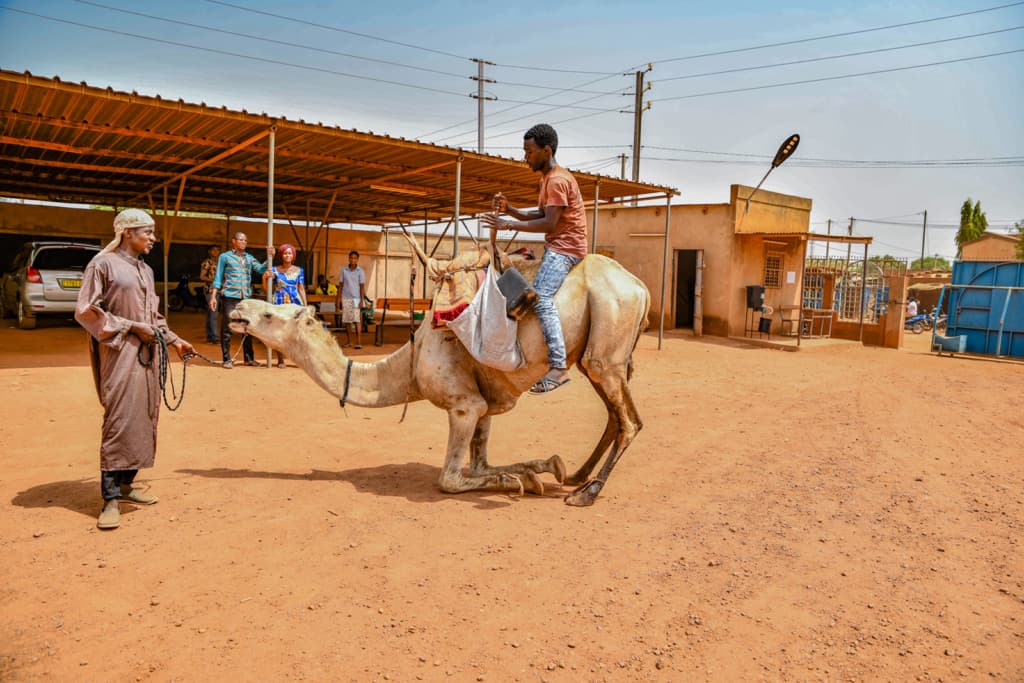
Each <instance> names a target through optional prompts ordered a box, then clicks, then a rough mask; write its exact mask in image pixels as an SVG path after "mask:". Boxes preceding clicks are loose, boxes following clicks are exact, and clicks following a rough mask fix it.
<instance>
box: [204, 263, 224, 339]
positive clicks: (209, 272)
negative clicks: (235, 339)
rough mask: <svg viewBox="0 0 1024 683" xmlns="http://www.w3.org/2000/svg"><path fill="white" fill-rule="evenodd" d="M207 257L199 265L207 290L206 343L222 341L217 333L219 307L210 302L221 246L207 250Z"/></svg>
mask: <svg viewBox="0 0 1024 683" xmlns="http://www.w3.org/2000/svg"><path fill="white" fill-rule="evenodd" d="M206 254H207V256H206V258H205V259H203V262H202V264H201V265H200V266H199V279H200V280H201V281H202V283H203V287H204V288H205V290H206V295H207V300H206V343H207V344H216V343H217V342H219V341H220V337H219V336H218V333H217V309H216V307H214V306H212V305H211V304H210V299H209V296H210V292H211V291H213V278H214V276H215V275H216V274H217V259H218V258H219V257H220V247H218V246H217V245H216V244H215V245H213V246H212V247H210V248H209V249H207V250H206Z"/></svg>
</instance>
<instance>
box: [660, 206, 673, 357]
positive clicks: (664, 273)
mask: <svg viewBox="0 0 1024 683" xmlns="http://www.w3.org/2000/svg"><path fill="white" fill-rule="evenodd" d="M671 215H672V195H671V194H668V193H665V246H664V249H663V253H662V255H661V305H660V307H659V308H658V317H659V318H660V320H659V321H658V350H659V351H661V340H662V338H663V337H664V336H665V290H666V288H667V287H668V238H669V216H671Z"/></svg>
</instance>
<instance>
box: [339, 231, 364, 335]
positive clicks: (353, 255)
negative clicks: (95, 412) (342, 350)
mask: <svg viewBox="0 0 1024 683" xmlns="http://www.w3.org/2000/svg"><path fill="white" fill-rule="evenodd" d="M338 281H339V282H340V283H341V292H340V296H339V297H338V301H336V302H335V306H336V307H340V308H341V322H342V324H343V325H345V339H346V341H345V343H344V344H342V346H346V347H348V346H352V328H353V327H354V328H355V330H356V344H355V347H353V348H357V349H361V348H363V324H362V320H360V313H361V309H362V307H363V299H364V298H366V273H364V272H363V269H362V267H361V266H360V265H359V252H358V251H350V252H349V253H348V265H347V266H345V267H344V268H342V269H341V273H340V274H339V275H338Z"/></svg>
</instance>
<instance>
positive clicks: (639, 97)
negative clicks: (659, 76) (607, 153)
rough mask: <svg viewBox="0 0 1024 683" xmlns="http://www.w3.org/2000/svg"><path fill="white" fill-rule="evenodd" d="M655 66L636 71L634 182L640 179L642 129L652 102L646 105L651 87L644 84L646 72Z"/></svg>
mask: <svg viewBox="0 0 1024 683" xmlns="http://www.w3.org/2000/svg"><path fill="white" fill-rule="evenodd" d="M652 68H654V65H653V64H648V65H647V68H646V69H644V70H643V71H637V72H636V92H634V93H633V182H634V183H636V182H639V181H640V130H641V128H642V126H643V119H644V110H645V109H650V108H651V103H650V102H648V103H647V104H646V105H644V93H646V92H647V91H648V90H649V89H650V87H651V86H650V84H648V85H647V86H646V87H645V86H644V74H646V73H647V72H648V71H650V70H651V69H652Z"/></svg>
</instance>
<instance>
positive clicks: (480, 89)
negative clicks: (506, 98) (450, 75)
mask: <svg viewBox="0 0 1024 683" xmlns="http://www.w3.org/2000/svg"><path fill="white" fill-rule="evenodd" d="M473 61H474V62H476V76H470V77H469V78H470V80H472V81H476V94H475V95H470V97H473V98H476V151H477V152H479V153H480V154H483V153H484V100H495V99H497V98H496V97H485V96H484V83H494V79H493V78H484V64H490V65H491V66H494V62H488V61H487V60H486V59H478V58H476V57H474V58H473Z"/></svg>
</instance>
